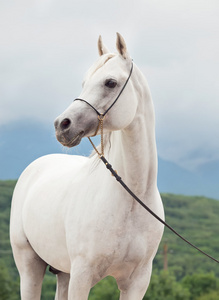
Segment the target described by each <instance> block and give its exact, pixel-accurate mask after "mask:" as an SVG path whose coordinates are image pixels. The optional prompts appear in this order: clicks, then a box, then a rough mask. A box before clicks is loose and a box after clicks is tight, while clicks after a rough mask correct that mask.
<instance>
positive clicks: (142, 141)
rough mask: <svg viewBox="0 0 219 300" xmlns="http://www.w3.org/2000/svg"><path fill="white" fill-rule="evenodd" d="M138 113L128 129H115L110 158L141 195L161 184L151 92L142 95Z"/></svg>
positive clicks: (110, 147) (127, 181)
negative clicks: (158, 182) (158, 178)
mask: <svg viewBox="0 0 219 300" xmlns="http://www.w3.org/2000/svg"><path fill="white" fill-rule="evenodd" d="M142 97H144V98H145V99H141V101H140V103H139V106H138V110H137V113H136V117H135V118H134V120H133V122H132V123H131V124H130V125H129V126H128V127H127V128H126V129H124V130H121V131H115V132H113V133H111V135H110V140H109V143H108V149H109V150H108V158H109V162H110V163H111V164H112V165H113V167H114V168H115V169H117V171H118V173H119V175H120V176H121V177H122V179H123V180H124V182H125V183H126V184H127V185H128V186H129V188H131V189H132V190H133V192H135V193H136V194H137V195H139V196H140V197H141V196H142V197H144V196H145V195H146V194H147V193H150V194H151V193H152V191H153V190H154V189H156V186H157V151H156V142H155V129H154V111H153V104H152V101H151V99H150V94H149V93H144V95H143V96H142Z"/></svg>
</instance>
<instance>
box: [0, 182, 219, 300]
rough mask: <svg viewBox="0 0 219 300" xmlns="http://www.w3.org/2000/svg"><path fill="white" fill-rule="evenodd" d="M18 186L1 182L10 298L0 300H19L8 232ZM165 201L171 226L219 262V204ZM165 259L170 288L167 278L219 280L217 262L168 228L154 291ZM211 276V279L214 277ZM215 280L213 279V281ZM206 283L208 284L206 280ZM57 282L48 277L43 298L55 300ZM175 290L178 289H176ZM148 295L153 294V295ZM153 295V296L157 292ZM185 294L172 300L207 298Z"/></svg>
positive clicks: (2, 245)
mask: <svg viewBox="0 0 219 300" xmlns="http://www.w3.org/2000/svg"><path fill="white" fill-rule="evenodd" d="M15 183H16V181H0V269H1V271H0V281H1V282H2V280H3V281H5V282H6V283H5V286H6V290H7V291H8V294H9V295H10V297H9V296H6V297H5V298H4V296H2V295H1V292H0V300H3V299H7V300H13V299H15V300H16V299H19V296H18V273H17V270H16V267H15V264H14V261H13V257H12V252H11V248H10V242H9V233H8V232H9V216H10V203H11V196H12V192H13V189H14V186H15ZM162 199H163V203H164V208H165V215H166V221H167V223H168V224H169V225H171V226H172V227H173V228H174V229H175V230H177V231H178V232H179V233H180V234H182V235H183V236H184V237H185V238H187V239H189V240H190V241H191V242H192V243H194V244H195V245H196V246H198V247H200V248H201V249H202V250H203V251H205V252H207V253H208V254H210V255H212V256H213V257H215V258H216V259H219V234H218V231H219V229H218V228H219V217H218V216H219V201H217V200H212V199H207V198H204V197H188V196H183V195H172V194H162ZM147 213H148V212H145V216H147ZM164 245H166V246H165V247H168V250H167V251H166V252H167V253H166V256H165V255H164ZM136 247H137V245H136ZM164 257H167V259H168V271H169V273H168V274H171V276H172V277H171V276H170V275H168V276H170V277H168V276H167V275H166V277H165V278H166V279H165V280H166V281H165V280H164V281H163V282H166V285H168V286H170V283H169V282H168V281H167V278H168V280H171V278H172V281H171V282H174V280H175V281H176V282H184V283H185V282H186V279H185V278H187V281H188V278H190V279H189V282H192V280H193V279H194V278H193V277H194V276H195V274H209V273H210V272H211V274H213V275H212V276H215V277H214V280H216V279H215V278H216V277H219V268H218V264H217V263H216V262H213V261H211V260H210V259H208V258H207V257H205V256H203V255H201V254H200V253H199V252H197V251H196V250H194V249H193V248H191V247H190V246H188V245H187V244H185V243H184V242H183V241H181V240H180V239H179V238H178V237H177V236H175V235H174V234H173V233H172V232H171V231H170V230H169V229H167V228H166V229H165V233H164V236H163V239H162V242H161V244H160V247H159V250H158V253H157V256H156V258H155V260H154V269H153V270H154V271H153V277H152V283H151V289H152V287H153V282H155V281H156V280H161V279H162V276H164V273H162V272H161V270H162V269H163V264H164ZM166 274H167V273H166ZM188 276H191V277H188ZM200 276H201V275H200ZM209 276H210V275H209ZM209 276H208V279H209V278H210V277H209ZM173 278H174V279H173ZM191 278H192V279H191ZM212 278H213V277H212ZM209 280H210V279H209ZM214 280H213V279H212V281H211V282H213V281H214ZM204 281H205V282H206V279H205V280H204ZM54 283H55V277H54V276H53V275H50V274H47V275H46V280H45V283H44V293H43V295H44V296H43V297H42V299H46V300H49V299H53V298H52V297H53V294H54V289H55V288H54ZM101 284H103V283H101ZM101 284H100V285H98V286H97V287H96V288H94V289H93V290H92V292H91V295H90V298H89V299H96V300H97V299H99V298H98V297H97V295H95V297H94V296H93V298H92V295H93V294H94V293H97V292H98V291H99V290H100V289H101ZM104 284H105V288H104V289H105V290H106V285H107V286H111V287H113V288H114V286H115V283H114V281H113V280H112V279H111V278H108V279H106V280H105V283H104ZM174 284H175V283H174ZM217 284H218V283H217ZM155 286H156V285H155ZM174 286H175V285H174ZM215 289H216V288H215ZM174 290H176V286H175V288H174ZM184 291H187V290H184ZM148 293H149V294H150V292H148ZM151 293H152V292H151ZM213 293H214V294H215V295H216V296H215V298H210V297H209V298H206V299H219V297H218V294H217V293H218V287H217V290H214V292H213ZM113 295H114V296H115V297H117V298H114V297H111V296H109V297H107V296H102V297H104V299H118V293H117V292H115V291H114V292H113ZM151 295H153V293H152V294H151ZM183 295H184V296H183V298H180V297H178V296H177V297H175V298H168V299H179V300H180V299H184V300H185V299H203V300H204V299H205V298H194V297H193V298H189V296H188V297H187V296H185V293H184V294H183ZM8 297H9V298H8ZM151 297H152V298H147V297H146V298H145V299H153V300H155V299H156V297H155V296H154V295H153V296H151ZM186 297H187V298H186ZM213 297H214V296H213ZM100 299H101V298H100ZM160 299H161V298H160Z"/></svg>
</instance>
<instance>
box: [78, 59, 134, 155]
mask: <svg viewBox="0 0 219 300" xmlns="http://www.w3.org/2000/svg"><path fill="white" fill-rule="evenodd" d="M132 70H133V62H132V66H131V70H130V73H129V76H128V78H127V79H126V82H125V83H124V85H123V87H122V89H121V91H120V92H119V94H118V96H117V97H116V99H115V100H114V101H113V103H112V104H111V105H110V106H109V107H108V108H107V110H106V111H105V112H104V113H102V114H101V113H100V112H99V111H98V110H97V109H96V108H95V107H94V106H93V105H92V104H90V103H89V102H88V101H86V100H84V99H81V98H76V99H75V100H74V101H76V100H79V101H83V102H85V103H86V104H88V105H89V106H90V107H91V108H92V109H93V110H94V111H95V112H96V113H97V115H98V125H97V129H96V131H95V133H94V134H93V135H92V137H93V136H96V135H97V133H98V130H99V128H100V135H101V153H100V152H99V151H98V150H97V148H96V147H95V145H94V143H93V142H92V141H91V139H90V137H88V139H89V141H90V143H91V145H92V146H93V148H94V150H95V151H96V152H97V154H98V155H99V156H100V157H101V156H104V145H103V120H104V119H105V116H106V114H107V113H108V111H109V110H110V109H111V108H112V107H113V105H114V104H115V103H116V102H117V100H118V99H119V97H120V96H121V94H122V92H123V91H124V89H125V87H126V85H127V83H128V81H129V79H130V77H131V75H132Z"/></svg>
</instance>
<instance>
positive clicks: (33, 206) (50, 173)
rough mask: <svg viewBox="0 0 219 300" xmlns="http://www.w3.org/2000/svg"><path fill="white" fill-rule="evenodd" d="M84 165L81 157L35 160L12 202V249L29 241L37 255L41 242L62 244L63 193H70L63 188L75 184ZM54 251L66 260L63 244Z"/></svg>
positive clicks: (26, 172) (53, 156)
mask: <svg viewBox="0 0 219 300" xmlns="http://www.w3.org/2000/svg"><path fill="white" fill-rule="evenodd" d="M87 161H88V158H86V157H82V156H70V155H64V154H53V155H47V156H43V157H41V158H39V159H37V160H35V161H34V162H32V163H31V164H30V165H29V166H28V167H27V168H26V169H25V170H24V172H23V173H22V174H21V176H20V178H19V180H18V182H17V185H16V187H15V190H14V194H13V198H12V208H11V224H10V236H11V242H12V246H13V245H17V246H18V247H23V245H24V244H25V243H26V241H27V240H28V241H29V242H30V243H31V244H32V246H34V249H35V251H36V252H38V251H37V250H38V249H37V246H38V244H40V243H39V241H40V240H42V239H43V240H44V241H48V245H49V244H53V243H54V241H53V235H56V236H57V240H59V238H60V240H62V237H63V236H64V228H63V213H64V212H63V210H64V207H66V205H65V203H64V201H65V199H66V197H65V195H64V193H66V190H69V189H67V188H65V187H68V186H69V185H70V184H71V183H72V184H73V183H74V182H75V181H77V178H78V177H80V170H81V168H82V166H83V165H84V164H86V162H87ZM62 193H63V195H62ZM45 224H47V226H45ZM43 235H45V236H43ZM58 235H59V236H58ZM35 243H36V245H35ZM57 251H59V252H60V253H62V255H64V256H66V257H67V254H66V247H65V243H64V241H63V243H60V249H58V247H57ZM38 254H40V253H38ZM67 264H68V263H67Z"/></svg>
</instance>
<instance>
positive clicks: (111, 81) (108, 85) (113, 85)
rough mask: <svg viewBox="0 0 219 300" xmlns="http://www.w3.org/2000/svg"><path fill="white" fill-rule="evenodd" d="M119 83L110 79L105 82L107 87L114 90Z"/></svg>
mask: <svg viewBox="0 0 219 300" xmlns="http://www.w3.org/2000/svg"><path fill="white" fill-rule="evenodd" d="M116 85H117V82H116V81H115V80H114V79H108V80H106V82H105V86H107V87H108V88H110V89H113V88H114V87H116Z"/></svg>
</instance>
